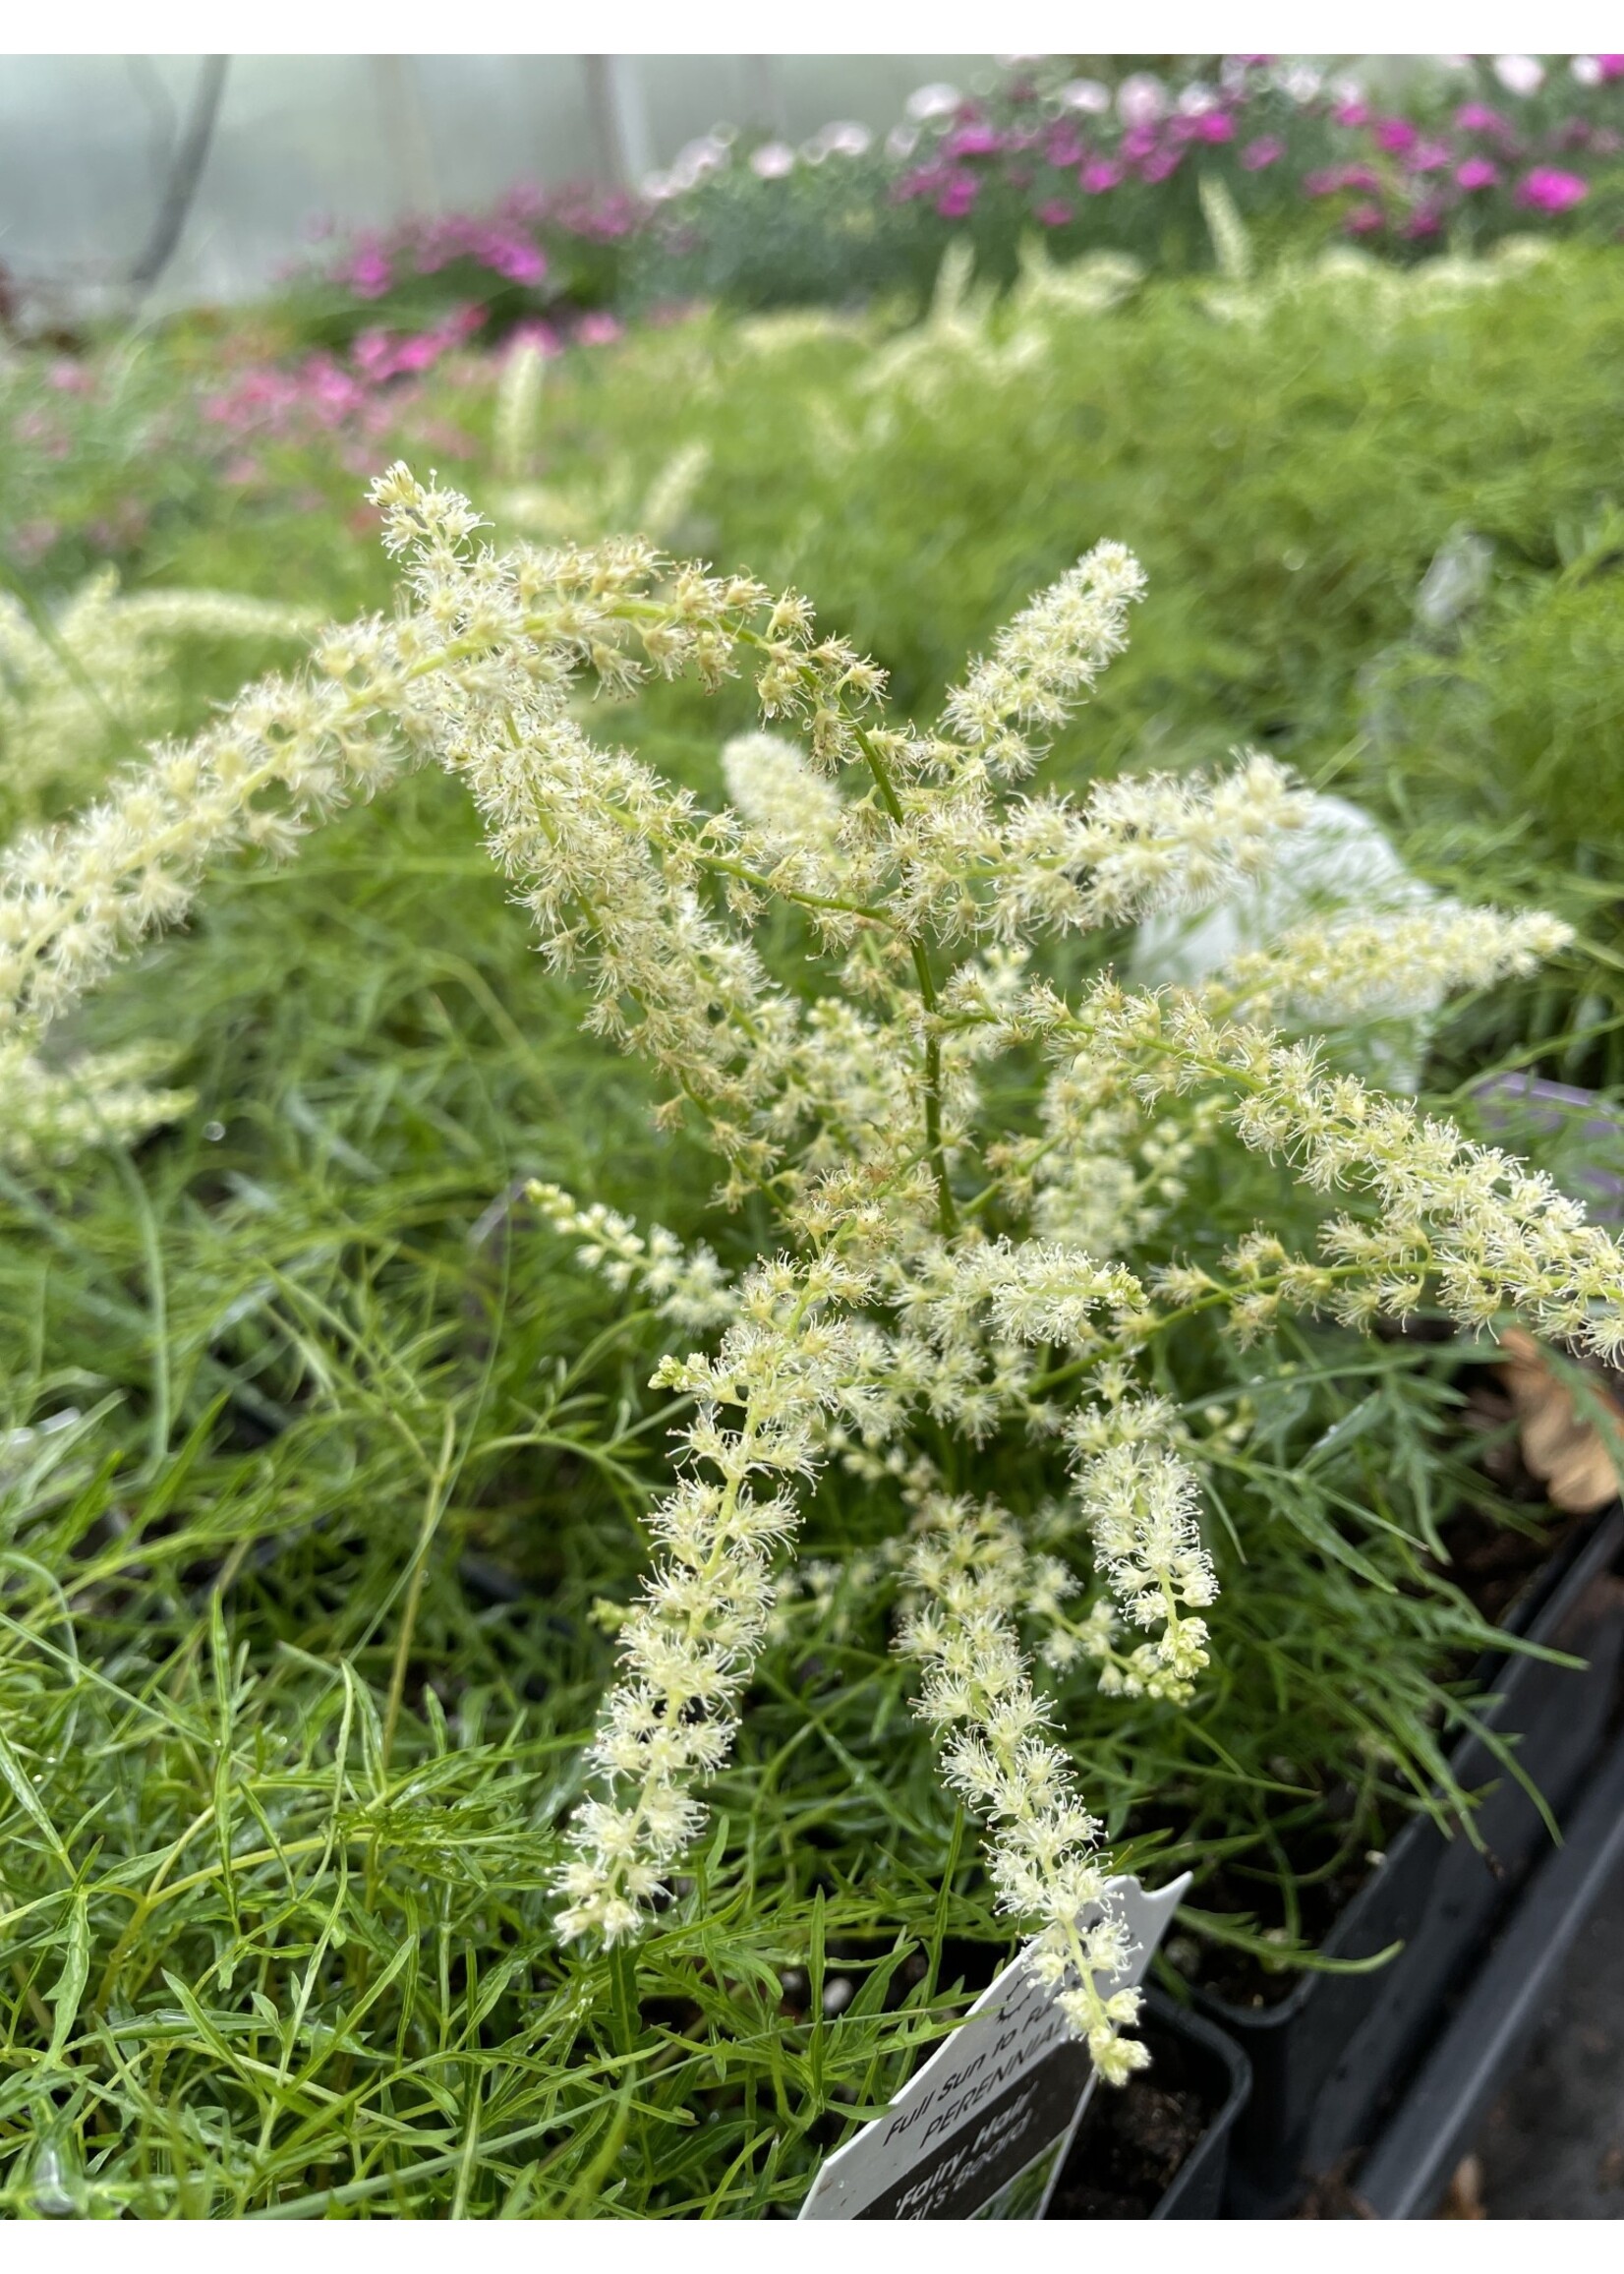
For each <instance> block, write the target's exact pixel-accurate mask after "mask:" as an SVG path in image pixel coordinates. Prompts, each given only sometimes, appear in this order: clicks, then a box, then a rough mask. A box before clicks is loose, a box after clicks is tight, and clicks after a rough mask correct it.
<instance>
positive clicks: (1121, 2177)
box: [1048, 2016, 1218, 2219]
mask: <svg viewBox="0 0 1624 2274" xmlns="http://www.w3.org/2000/svg"><path fill="white" fill-rule="evenodd" d="M1141 2034H1142V2035H1143V2038H1144V2041H1145V2043H1146V2045H1147V2046H1148V2047H1149V2048H1150V2061H1151V2066H1150V2068H1149V2069H1148V2070H1141V2071H1140V2073H1139V2074H1138V2075H1136V2076H1132V2077H1130V2079H1129V2081H1128V2082H1127V2083H1126V2084H1125V2085H1121V2086H1112V2085H1109V2084H1101V2085H1097V2086H1096V2087H1095V2090H1094V2097H1093V2099H1092V2100H1091V2101H1090V2102H1089V2104H1088V2110H1087V2114H1086V2115H1085V2116H1084V2117H1083V2120H1082V2123H1081V2126H1080V2127H1079V2128H1078V2131H1077V2136H1076V2138H1075V2139H1074V2140H1073V2143H1072V2152H1071V2155H1070V2156H1069V2157H1068V2158H1067V2161H1066V2169H1065V2171H1064V2172H1063V2173H1062V2174H1061V2178H1060V2185H1059V2187H1057V2188H1056V2189H1055V2196H1054V2200H1053V2202H1052V2203H1051V2204H1050V2206H1049V2212H1048V2215H1049V2217H1050V2218H1051V2219H1148V2218H1149V2217H1150V2215H1151V2213H1152V2212H1153V2211H1154V2210H1155V2208H1156V2205H1157V2203H1158V2202H1159V2201H1160V2200H1161V2198H1162V2196H1163V2195H1164V2194H1165V2193H1166V2192H1167V2190H1168V2188H1169V2187H1171V2186H1172V2184H1173V2182H1174V2181H1175V2180H1176V2179H1177V2178H1178V2176H1179V2172H1180V2170H1181V2168H1182V2167H1183V2165H1184V2162H1185V2159H1186V2158H1187V2157H1188V2156H1189V2154H1190V2152H1191V2150H1192V2149H1193V2148H1194V2146H1195V2144H1196V2142H1197V2140H1199V2138H1200V2136H1201V2134H1202V2133H1203V2132H1204V2131H1205V2130H1206V2128H1207V2126H1208V2125H1209V2124H1210V2123H1211V2122H1212V2120H1213V2118H1214V2117H1215V2116H1216V2115H1217V2113H1218V2104H1217V2102H1216V2101H1215V2100H1214V2099H1213V2098H1212V2097H1211V2095H1210V2090H1209V2089H1207V2088H1205V2086H1204V2080H1203V2079H1202V2078H1201V2077H1200V2076H1199V2075H1198V2073H1197V2071H1196V2069H1195V2066H1194V2064H1193V2063H1191V2062H1190V2061H1189V2059H1188V2057H1187V2053H1186V2048H1185V2044H1184V2040H1183V2039H1182V2038H1179V2037H1176V2036H1174V2034H1173V2033H1172V2031H1171V2030H1168V2029H1164V2028H1163V2027H1162V2026H1161V2024H1160V2023H1159V2022H1158V2021H1157V2020H1156V2019H1155V2018H1154V2017H1153V2016H1147V2018H1146V2020H1145V2024H1144V2028H1143V2030H1142V2032H1141Z"/></svg>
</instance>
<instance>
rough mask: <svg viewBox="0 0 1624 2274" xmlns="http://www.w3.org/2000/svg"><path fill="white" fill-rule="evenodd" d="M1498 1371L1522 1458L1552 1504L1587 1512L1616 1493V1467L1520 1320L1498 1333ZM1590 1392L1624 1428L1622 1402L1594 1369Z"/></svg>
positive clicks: (1565, 1385)
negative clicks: (1511, 1408) (1507, 1393)
mask: <svg viewBox="0 0 1624 2274" xmlns="http://www.w3.org/2000/svg"><path fill="white" fill-rule="evenodd" d="M1500 1350H1501V1354H1502V1364H1501V1368H1500V1373H1501V1377H1502V1379H1503V1380H1504V1382H1505V1385H1506V1387H1507V1389H1508V1390H1509V1391H1510V1393H1511V1402H1512V1404H1513V1406H1514V1407H1515V1408H1516V1412H1517V1419H1518V1422H1519V1424H1520V1425H1521V1432H1522V1447H1523V1459H1524V1461H1525V1462H1526V1463H1527V1464H1528V1468H1529V1471H1530V1473H1531V1475H1533V1476H1535V1477H1537V1478H1538V1480H1539V1482H1540V1484H1541V1485H1543V1486H1544V1487H1545V1489H1546V1491H1547V1492H1548V1493H1549V1495H1550V1498H1551V1502H1552V1505H1553V1506H1555V1507H1557V1508H1565V1509H1570V1510H1573V1511H1576V1512H1579V1513H1583V1514H1589V1513H1590V1512H1591V1511H1592V1510H1593V1509H1596V1508H1604V1507H1605V1506H1606V1505H1607V1503H1608V1501H1609V1500H1616V1499H1617V1498H1618V1472H1617V1470H1616V1469H1615V1468H1614V1467H1613V1463H1612V1458H1611V1456H1610V1454H1609V1453H1608V1450H1607V1444H1606V1440H1605V1439H1604V1437H1603V1436H1602V1433H1601V1431H1600V1430H1599V1429H1597V1428H1596V1426H1595V1423H1594V1422H1592V1421H1590V1420H1588V1419H1587V1418H1586V1417H1585V1416H1584V1415H1582V1414H1581V1413H1580V1412H1579V1411H1578V1410H1577V1407H1576V1405H1575V1402H1574V1395H1573V1392H1572V1390H1571V1389H1569V1388H1568V1386H1567V1384H1566V1383H1565V1382H1564V1381H1563V1380H1562V1379H1561V1377H1560V1375H1559V1374H1558V1373H1557V1371H1556V1369H1555V1367H1554V1366H1553V1365H1552V1364H1551V1361H1550V1358H1549V1356H1548V1354H1547V1353H1546V1352H1545V1351H1543V1350H1542V1349H1541V1348H1540V1346H1539V1345H1538V1343H1537V1342H1536V1341H1535V1339H1534V1337H1533V1335H1531V1334H1525V1333H1524V1331H1523V1329H1522V1328H1521V1327H1520V1326H1508V1327H1507V1328H1506V1330H1505V1332H1504V1334H1503V1335H1501V1337H1500ZM1591 1379H1592V1382H1593V1384H1594V1388H1595V1395H1596V1396H1597V1397H1598V1398H1601V1399H1603V1400H1604V1401H1605V1403H1606V1404H1607V1405H1608V1406H1609V1407H1610V1408H1611V1410H1612V1411H1613V1413H1615V1414H1616V1415H1617V1416H1618V1421H1619V1428H1620V1430H1621V1432H1624V1405H1620V1403H1619V1400H1618V1399H1617V1397H1616V1396H1614V1394H1613V1393H1612V1391H1611V1390H1609V1389H1608V1388H1607V1387H1606V1385H1605V1384H1604V1383H1603V1382H1602V1381H1601V1380H1600V1379H1599V1378H1598V1377H1597V1376H1595V1374H1593V1375H1592V1376H1591Z"/></svg>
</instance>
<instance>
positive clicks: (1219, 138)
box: [1189, 110, 1235, 143]
mask: <svg viewBox="0 0 1624 2274" xmlns="http://www.w3.org/2000/svg"><path fill="white" fill-rule="evenodd" d="M1189 128H1190V133H1191V134H1192V136H1193V137H1194V139H1195V141H1196V142H1198V143H1232V142H1234V140H1235V121H1234V119H1232V118H1231V117H1230V114H1229V112H1228V111H1227V110H1209V111H1203V112H1202V113H1201V115H1200V116H1199V117H1198V118H1193V119H1191V120H1190V122H1189Z"/></svg>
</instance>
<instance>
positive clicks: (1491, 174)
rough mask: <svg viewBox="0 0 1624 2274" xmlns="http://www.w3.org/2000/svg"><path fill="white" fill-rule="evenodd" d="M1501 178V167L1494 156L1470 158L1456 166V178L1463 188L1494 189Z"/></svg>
mask: <svg viewBox="0 0 1624 2274" xmlns="http://www.w3.org/2000/svg"><path fill="white" fill-rule="evenodd" d="M1499 178H1500V169H1499V167H1498V166H1497V165H1496V164H1495V163H1494V160H1493V159H1492V158H1468V159H1466V160H1465V162H1464V163H1463V164H1461V165H1458V166H1457V167H1456V168H1455V179H1456V181H1457V182H1459V184H1460V186H1461V188H1462V189H1463V190H1492V189H1493V187H1494V185H1495V183H1496V182H1497V181H1498V180H1499Z"/></svg>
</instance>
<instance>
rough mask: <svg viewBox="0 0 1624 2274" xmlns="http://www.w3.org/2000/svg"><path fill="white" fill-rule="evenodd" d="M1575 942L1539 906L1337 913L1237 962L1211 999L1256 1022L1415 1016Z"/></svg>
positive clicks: (1523, 971) (1519, 973) (1524, 973)
mask: <svg viewBox="0 0 1624 2274" xmlns="http://www.w3.org/2000/svg"><path fill="white" fill-rule="evenodd" d="M1572 939H1573V931H1572V927H1571V926H1570V925H1567V924H1564V923H1561V922H1559V921H1558V919H1557V918H1556V917H1555V916H1547V915H1543V914H1541V913H1539V912H1538V911H1537V910H1536V911H1532V912H1526V913H1521V914H1517V915H1504V914H1502V913H1501V912H1500V910H1499V909H1497V908H1468V907H1462V906H1460V905H1458V904H1452V903H1449V902H1442V903H1439V904H1436V905H1434V906H1431V907H1422V908H1417V909H1412V910H1395V911H1394V912H1393V913H1392V914H1391V915H1389V916H1386V917H1384V918H1383V919H1382V920H1381V921H1380V922H1361V921H1359V920H1350V919H1348V918H1336V917H1332V918H1328V919H1326V920H1325V921H1324V922H1322V923H1315V924H1301V925H1297V926H1295V927H1294V928H1293V929H1292V930H1291V931H1289V932H1286V933H1285V934H1283V936H1282V937H1281V938H1280V939H1279V940H1277V941H1276V942H1275V943H1274V944H1273V945H1272V946H1271V947H1269V948H1264V949H1258V950H1254V951H1252V952H1251V953H1250V954H1247V955H1242V956H1237V957H1235V958H1233V959H1232V960H1231V962H1228V963H1226V964H1225V965H1224V967H1223V970H1222V971H1221V972H1220V973H1219V975H1218V977H1217V978H1216V979H1215V980H1214V982H1213V983H1212V985H1211V987H1210V988H1209V989H1208V998H1209V1001H1210V1002H1211V1004H1212V1007H1213V1008H1214V1009H1215V1010H1219V1009H1221V1010H1223V1011H1224V1012H1226V1013H1233V1012H1235V1011H1238V1010H1244V1011H1245V1012H1246V1014H1247V1017H1248V1018H1249V1019H1254V1020H1256V1019H1271V1020H1278V1019H1285V1018H1291V1019H1294V1020H1296V1019H1301V1020H1319V1021H1321V1022H1322V1023H1329V1024H1334V1025H1339V1026H1340V1025H1352V1024H1354V1023H1355V1022H1356V1021H1358V1020H1364V1019H1411V1018H1415V1017H1416V1016H1418V1015H1419V1014H1421V1013H1423V1012H1426V1011H1430V1010H1431V1009H1432V1008H1433V1007H1434V1006H1435V1005H1436V1004H1437V1003H1438V1002H1439V1001H1440V1000H1441V999H1442V997H1443V996H1444V995H1446V994H1453V993H1455V992H1457V991H1459V990H1460V989H1462V988H1476V987H1492V986H1494V985H1495V984H1496V983H1497V982H1498V981H1499V980H1501V979H1514V978H1515V979H1521V978H1527V977H1528V975H1529V974H1530V972H1532V971H1535V970H1537V968H1538V966H1539V964H1540V963H1542V962H1546V961H1547V960H1548V959H1549V958H1550V957H1552V956H1555V955H1559V954H1560V953H1561V951H1562V950H1563V949H1564V948H1565V947H1567V946H1568V945H1569V944H1570V943H1571V941H1572Z"/></svg>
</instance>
